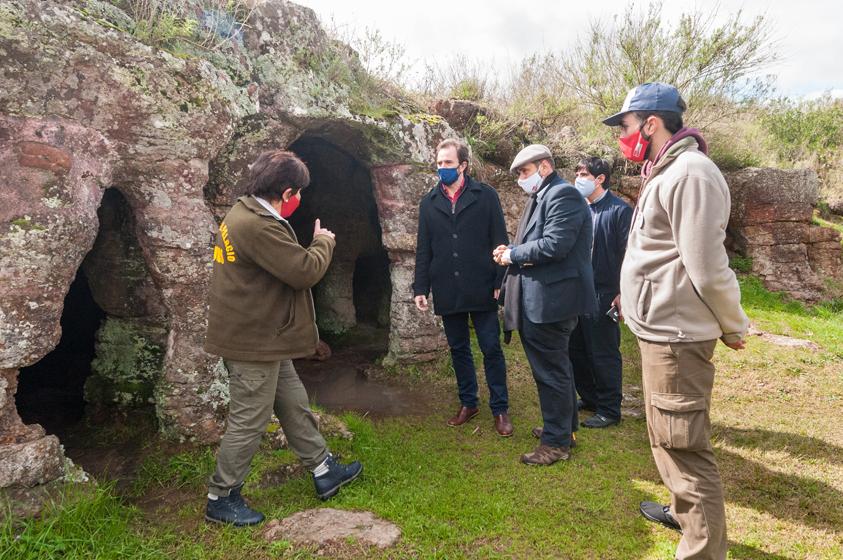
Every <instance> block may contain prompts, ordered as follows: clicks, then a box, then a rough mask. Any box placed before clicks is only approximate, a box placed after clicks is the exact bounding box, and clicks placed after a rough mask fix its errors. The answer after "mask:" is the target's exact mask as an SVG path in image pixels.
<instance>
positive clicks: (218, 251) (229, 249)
mask: <svg viewBox="0 0 843 560" xmlns="http://www.w3.org/2000/svg"><path fill="white" fill-rule="evenodd" d="M220 237H221V238H222V243H223V245H225V256H224V258H223V249H222V247H220V246H219V245H214V261H215V262H218V263H220V264H225V262H226V261H228V262H234V261H236V260H237V254H236V253H235V252H234V245H232V244H231V239H229V237H228V226H227V225H225V222H223V223H222V224H220Z"/></svg>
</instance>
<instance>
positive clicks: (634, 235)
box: [621, 137, 749, 342]
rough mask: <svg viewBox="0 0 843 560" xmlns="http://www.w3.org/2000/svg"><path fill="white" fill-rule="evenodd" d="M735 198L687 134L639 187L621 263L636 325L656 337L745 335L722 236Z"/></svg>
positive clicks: (624, 295)
mask: <svg viewBox="0 0 843 560" xmlns="http://www.w3.org/2000/svg"><path fill="white" fill-rule="evenodd" d="M730 206H731V198H730V196H729V188H728V187H727V185H726V180H725V179H724V178H723V175H722V174H721V173H720V170H719V169H717V166H716V165H714V163H713V162H712V161H711V160H710V159H708V157H706V156H705V154H703V153H702V152H700V151H699V149H698V145H697V141H696V140H695V139H694V138H690V137H688V138H683V139H681V140H679V141H678V142H677V143H676V144H675V145H673V146H671V147H670V149H668V151H667V152H666V153H665V154H664V156H662V158H661V159H660V160H659V161H658V163H657V164H656V165H655V166H654V167H653V170H652V172H651V174H650V177H649V178H648V179H647V181H645V183H644V185H643V186H642V188H641V194H640V197H639V200H638V205H637V207H636V209H635V213H634V215H633V221H632V225H631V226H630V230H629V240H628V242H627V249H626V257H625V258H624V262H623V266H622V268H621V308H622V311H623V314H624V319H625V321H626V323H627V325H628V326H629V328H630V330H631V331H632V332H633V333H635V335H636V336H638V337H639V338H643V339H645V340H649V341H653V342H691V341H703V340H714V339H717V338H722V339H723V340H724V341H726V342H734V341H737V340H740V339H741V338H743V337H744V336H745V335H746V332H747V329H748V328H749V319H748V318H747V316H746V314H745V313H744V311H743V309H742V308H741V293H740V287H739V286H738V281H737V278H735V273H734V272H733V271H732V270H731V269H730V268H729V258H728V256H727V255H726V249H725V247H724V246H723V241H724V239H725V237H726V225H727V224H728V222H729V211H730Z"/></svg>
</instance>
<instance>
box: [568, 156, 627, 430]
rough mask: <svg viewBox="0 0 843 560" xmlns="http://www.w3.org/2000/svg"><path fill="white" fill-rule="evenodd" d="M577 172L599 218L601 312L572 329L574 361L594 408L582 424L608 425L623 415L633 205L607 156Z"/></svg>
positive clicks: (596, 259)
mask: <svg viewBox="0 0 843 560" xmlns="http://www.w3.org/2000/svg"><path fill="white" fill-rule="evenodd" d="M576 173H577V179H576V182H575V183H574V187H576V189H577V190H578V191H580V194H581V195H582V196H583V197H585V199H586V201H588V206H589V208H590V209H591V219H592V222H593V224H594V244H593V249H592V251H591V267H592V269H593V270H594V287H595V288H596V290H597V306H598V309H597V311H598V313H597V314H596V315H594V316H593V317H580V322H579V324H578V325H577V328H576V329H574V333H573V334H572V335H571V344H570V352H571V363H572V364H573V365H574V381H575V384H576V387H577V392H578V393H579V394H580V399H581V400H580V402H579V403H578V407H579V408H580V409H585V410H591V411H593V412H594V415H593V416H592V417H591V418H589V419H588V420H586V421H585V422H583V423H582V426H583V427H585V428H606V427H608V426H611V425H613V424H617V423H618V422H620V420H621V399H622V397H623V393H622V376H623V360H622V359H621V349H620V346H621V328H620V324H619V323H618V320H619V318H620V293H621V290H620V277H621V263H622V262H623V256H624V253H625V252H626V238H627V235H629V223H630V221H631V220H632V208H630V207H629V205H628V204H627V203H626V202H624V201H623V200H621V199H620V198H618V197H616V196H615V195H614V194H612V192H611V191H610V190H608V189H609V180H610V178H611V169H610V167H609V164H608V162H606V160H603V159H600V158H597V157H589V158H585V159H583V160H581V161H580V162H579V163H578V164H577V168H576Z"/></svg>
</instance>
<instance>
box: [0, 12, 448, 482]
mask: <svg viewBox="0 0 843 560" xmlns="http://www.w3.org/2000/svg"><path fill="white" fill-rule="evenodd" d="M127 21H128V22H129V23H131V20H130V18H129V17H128V16H127V14H125V13H123V12H122V11H121V10H120V9H119V8H117V7H116V6H114V5H113V4H111V3H108V2H101V1H97V0H84V1H83V0H79V1H67V2H64V1H58V0H53V1H51V0H48V1H36V0H7V1H4V2H3V3H2V5H1V6H0V53H2V70H3V71H2V74H0V91H2V92H3V93H2V96H0V184H2V202H3V203H2V205H0V247H2V249H0V456H2V457H3V461H2V463H0V486H8V485H13V484H18V485H31V484H34V483H38V482H43V481H46V480H49V479H52V478H56V477H57V476H59V475H60V474H61V470H62V460H61V459H62V457H61V451H60V446H59V443H58V441H57V440H56V438H55V437H52V436H45V435H44V431H43V430H42V429H41V428H40V427H38V426H32V425H29V426H28V425H24V424H23V423H22V422H21V421H20V418H19V417H18V413H17V411H16V409H15V399H14V394H15V388H16V384H17V376H18V371H19V370H20V369H21V368H26V367H27V366H31V365H32V364H35V363H36V362H38V361H39V360H40V359H41V358H43V357H44V356H45V355H47V354H48V353H49V352H50V351H51V350H52V349H53V348H54V347H55V346H56V345H57V343H58V341H59V339H60V337H61V334H62V333H61V328H60V319H61V317H62V311H63V301H64V298H65V295H66V294H67V292H68V290H69V287H70V285H71V282H72V281H73V279H74V277H76V276H77V274H84V276H85V277H86V278H87V281H88V284H89V286H90V288H91V292H92V294H93V298H94V300H95V301H96V303H97V305H99V307H100V308H101V309H102V310H103V311H104V312H105V314H106V319H105V322H104V324H103V327H101V329H100V331H99V334H98V342H97V360H99V361H97V360H95V364H94V366H95V367H94V370H95V376H94V378H92V379H91V380H89V383H88V386H87V387H86V394H87V396H88V398H89V399H91V400H95V401H102V402H122V403H124V404H125V403H126V401H128V402H134V401H137V400H138V397H139V396H143V397H142V398H141V399H140V400H143V398H151V399H152V400H154V402H155V406H156V407H157V411H158V415H159V418H160V421H161V427H162V429H163V430H164V431H165V432H167V433H169V434H171V435H174V436H177V437H181V438H191V439H196V440H199V441H214V440H215V439H216V438H218V437H219V435H220V433H221V428H222V426H221V419H222V418H223V416H224V411H225V406H226V391H227V388H226V387H227V384H226V379H225V377H224V374H225V373H224V372H225V370H224V369H223V368H221V367H219V364H218V360H217V358H215V357H213V356H209V355H207V354H206V353H205V352H204V351H203V350H202V342H203V337H204V330H205V324H206V323H205V321H206V320H205V313H206V301H205V298H206V287H207V283H208V279H209V271H210V263H211V243H212V239H213V235H214V232H215V229H216V227H217V222H218V220H219V219H220V218H221V216H222V215H223V214H224V212H225V211H226V209H227V208H228V207H229V206H230V205H231V204H232V203H233V201H234V200H235V198H236V197H237V196H238V195H239V194H240V192H241V189H242V180H243V178H244V171H245V170H246V169H247V166H248V165H249V164H250V163H251V162H252V161H253V160H254V159H255V157H256V156H257V154H258V153H259V152H260V151H262V150H264V149H268V148H288V149H293V150H294V151H298V152H299V153H300V154H301V155H302V157H304V158H305V159H306V160H309V161H308V162H309V163H310V164H311V167H312V168H313V175H314V179H315V182H314V184H313V186H311V189H310V190H309V191H308V197H311V198H312V200H311V202H310V203H309V204H310V205H311V207H310V209H308V208H307V206H303V211H304V212H303V214H302V218H301V219H304V218H310V217H315V216H318V217H320V218H321V219H322V221H323V224H325V225H326V226H327V227H331V228H332V229H333V230H334V231H336V232H337V233H338V241H339V244H338V249H337V254H336V265H335V267H334V268H332V270H331V271H330V272H329V274H328V277H327V278H326V282H325V286H323V287H320V289H318V290H317V291H316V292H317V301H319V302H320V304H319V305H320V315H322V317H323V318H322V319H321V320H322V321H323V323H325V324H326V325H323V326H327V327H329V328H334V329H336V330H343V329H347V328H348V327H349V326H351V325H353V324H354V322H355V320H356V315H357V313H356V309H355V297H356V296H355V293H354V275H355V270H356V268H360V267H359V266H356V263H358V262H360V261H361V260H363V261H364V262H375V261H376V262H378V263H379V264H378V266H379V267H380V268H379V269H378V270H381V271H382V278H377V279H370V280H371V281H370V282H364V283H365V284H366V285H375V286H377V285H379V286H380V288H379V290H380V291H376V292H372V293H370V294H367V295H366V296H361V297H360V298H359V299H363V300H365V301H366V302H367V304H366V305H368V307H369V309H368V311H367V313H371V314H373V315H377V316H378V317H379V320H380V322H381V323H387V324H388V327H389V329H390V337H389V340H390V342H389V352H390V357H391V358H392V359H395V360H418V359H425V358H428V357H431V356H432V355H433V354H434V353H435V352H437V351H438V350H439V349H440V348H441V347H442V344H443V340H442V338H441V335H440V334H439V329H438V328H437V327H436V324H435V322H434V320H433V317H432V316H429V315H426V316H422V315H420V314H418V313H417V312H416V311H415V310H414V308H413V307H412V303H411V297H410V296H411V292H410V287H409V286H410V282H411V279H412V266H413V265H412V263H413V251H414V247H415V222H416V211H417V204H418V200H419V199H420V197H421V195H422V194H423V193H424V192H426V191H427V190H428V189H429V188H430V187H431V186H432V180H433V179H432V174H431V173H430V167H429V166H430V163H431V161H432V160H433V153H432V150H433V147H434V146H435V145H436V143H437V142H438V141H439V140H440V139H441V138H443V137H445V136H449V135H453V131H452V130H451V129H450V128H449V127H448V126H447V124H445V123H444V121H443V120H442V119H441V118H438V117H434V116H431V115H428V114H426V113H424V111H421V110H419V109H417V108H414V107H413V105H412V104H410V103H408V102H407V101H405V100H402V99H398V98H390V97H388V96H386V95H385V94H382V93H380V92H378V91H377V90H378V88H376V87H374V86H373V85H372V78H370V77H368V76H365V75H364V73H363V71H362V70H361V69H360V67H359V64H357V62H356V58H355V55H354V53H353V52H351V51H350V50H349V49H348V48H347V47H344V46H343V45H338V44H336V43H334V42H333V41H332V40H330V39H329V38H328V37H327V36H326V34H325V33H324V31H323V30H322V29H321V27H320V26H319V24H318V21H317V19H316V17H315V15H314V14H313V12H312V11H310V10H308V9H305V8H302V7H300V6H297V5H295V4H291V3H288V2H285V1H283V0H273V1H268V2H264V3H261V4H260V5H259V6H258V7H257V8H256V10H255V12H254V14H253V16H252V19H251V20H250V26H249V27H246V28H244V29H243V31H242V33H240V34H238V35H237V37H235V38H234V39H232V41H231V42H230V44H229V45H227V46H226V48H224V49H221V50H214V51H209V52H202V51H200V50H198V49H197V48H196V47H195V46H193V45H189V44H178V43H175V44H174V45H173V46H171V47H170V48H169V50H164V49H160V48H153V47H151V46H148V45H146V44H144V43H142V42H140V41H138V40H136V39H135V38H134V37H133V36H132V35H131V34H130V33H128V32H126V31H123V30H121V29H120V28H121V26H125V25H126V22H127ZM361 84H362V85H361ZM366 84H369V87H368V89H367V87H364V86H366ZM334 156H336V157H334ZM320 158H321V159H320ZM306 198H307V197H306ZM305 214H307V216H305ZM308 226H309V227H310V228H312V225H310V224H302V228H301V230H302V231H303V232H306V231H307V230H308ZM303 237H306V233H305V234H304V235H303ZM365 259H370V260H369V261H365ZM80 268H81V273H80V272H79V271H80ZM363 268H364V269H365V268H367V267H366V266H365V265H364V266H363ZM378 283H379V284H378ZM320 293H321V294H322V296H321V297H320ZM323 310H324V314H322V313H321V311H323ZM127 348H131V349H134V350H133V352H134V354H131V356H130V357H129V358H126V359H123V360H118V359H116V358H115V357H116V356H119V357H123V358H125V356H126V352H125V350H126V349H127ZM156 360H157V362H156ZM156 363H157V364H158V365H156ZM141 366H143V367H147V368H148V371H146V370H145V373H144V375H135V374H137V373H138V369H139V368H141ZM141 369H142V368H141ZM133 375H134V377H133ZM121 376H122V377H121ZM30 457H40V459H39V460H40V466H38V465H33V464H32V462H31V461H30V459H29V458H30Z"/></svg>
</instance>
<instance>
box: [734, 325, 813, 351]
mask: <svg viewBox="0 0 843 560" xmlns="http://www.w3.org/2000/svg"><path fill="white" fill-rule="evenodd" d="M748 334H749V335H751V336H757V337H760V338H761V339H762V340H766V341H767V342H769V343H770V344H775V345H776V346H784V347H785V348H807V349H808V350H819V349H820V347H819V346H818V345H817V344H816V343H814V342H811V341H810V340H805V339H802V338H793V337H792V336H785V335H781V334H771V333H768V332H764V331H761V330H758V329H756V328H754V327H750V329H749V333H748Z"/></svg>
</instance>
